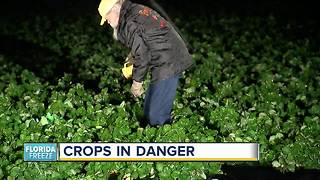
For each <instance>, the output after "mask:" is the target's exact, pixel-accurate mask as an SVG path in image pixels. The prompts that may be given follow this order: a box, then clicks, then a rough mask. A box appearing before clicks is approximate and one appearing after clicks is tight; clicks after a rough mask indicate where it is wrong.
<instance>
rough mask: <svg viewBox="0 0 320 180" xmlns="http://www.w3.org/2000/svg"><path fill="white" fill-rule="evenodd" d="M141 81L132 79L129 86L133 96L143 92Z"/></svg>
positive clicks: (138, 95)
mask: <svg viewBox="0 0 320 180" xmlns="http://www.w3.org/2000/svg"><path fill="white" fill-rule="evenodd" d="M142 84H143V82H137V81H135V80H133V83H132V86H131V93H132V94H133V96H134V97H140V96H141V95H142V94H143V93H144V89H143V87H142Z"/></svg>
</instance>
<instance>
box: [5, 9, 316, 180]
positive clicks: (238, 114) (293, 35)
mask: <svg viewBox="0 0 320 180" xmlns="http://www.w3.org/2000/svg"><path fill="white" fill-rule="evenodd" d="M173 20H174V22H176V25H177V27H179V28H180V31H181V33H182V34H183V35H184V36H185V38H186V39H187V41H188V43H189V45H190V46H191V49H192V56H193V60H194V62H195V66H194V67H193V68H192V69H190V70H188V71H186V72H185V73H184V74H183V76H182V78H181V79H180V82H179V83H180V84H179V87H178V91H177V97H176V100H175V103H174V111H173V113H172V115H173V121H174V122H173V124H171V125H164V126H162V127H150V126H149V125H147V126H146V125H142V124H140V123H139V119H140V118H141V116H142V109H143V98H140V99H138V100H135V99H134V98H133V97H132V95H131V93H130V86H131V81H128V80H125V79H124V78H123V77H121V67H122V65H123V62H124V58H125V57H126V55H127V53H128V50H127V49H126V48H124V46H122V45H121V44H120V43H119V42H116V41H114V40H113V39H112V32H111V31H110V28H109V29H108V28H105V27H104V28H102V27H100V26H99V25H98V23H99V21H100V20H99V17H98V16H97V15H96V14H91V15H87V14H84V15H82V16H81V18H80V17H74V18H61V17H55V16H54V17H51V16H35V17H33V18H27V17H20V18H10V17H6V18H2V25H1V26H0V36H1V49H0V50H1V51H0V142H1V144H0V179H3V178H8V179H34V178H37V179H81V178H85V179H106V178H108V177H113V178H118V179H129V178H131V179H138V178H140V179H143V178H145V179H149V178H155V179H171V178H178V179H206V178H207V177H208V176H209V175H212V174H222V173H223V171H222V170H221V166H222V165H223V164H228V165H247V166H263V167H273V168H275V169H277V170H279V171H281V172H294V171H296V170H298V169H320V151H319V149H320V133H319V132H320V123H319V122H320V71H319V69H320V49H319V48H320V44H319V42H320V34H319V32H317V31H318V30H317V29H315V27H313V26H312V24H305V25H304V26H301V25H300V24H298V23H294V22H292V23H290V22H283V21H280V20H278V19H277V18H276V17H274V16H271V15H270V16H268V17H254V16H252V17H240V16H236V15H229V16H219V15H216V16H213V15H212V16H207V17H206V18H203V19H201V18H196V17H194V16H188V17H184V18H181V17H176V18H174V19H173ZM186 22H187V23H186ZM148 82H149V80H146V84H144V85H145V88H146V87H147V85H148ZM25 142H258V143H260V153H261V154H260V161H259V162H255V163H252V162H250V163H249V162H248V163H247V162H225V163H223V162H62V163H61V162H58V163H57V162H52V163H48V162H41V163H34V162H24V161H23V144H24V143H25Z"/></svg>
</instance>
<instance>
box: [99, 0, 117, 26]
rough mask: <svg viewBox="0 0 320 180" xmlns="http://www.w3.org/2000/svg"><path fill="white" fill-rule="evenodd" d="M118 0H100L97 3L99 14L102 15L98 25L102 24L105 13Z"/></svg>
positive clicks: (104, 19)
mask: <svg viewBox="0 0 320 180" xmlns="http://www.w3.org/2000/svg"><path fill="white" fill-rule="evenodd" d="M118 1H119V0H101V2H100V4H99V8H98V11H99V14H100V16H101V17H102V19H101V22H100V25H101V26H102V25H103V24H104V22H105V21H106V18H105V15H106V14H107V13H108V12H109V11H110V10H111V8H112V7H113V6H114V5H115V4H116V3H117V2H118Z"/></svg>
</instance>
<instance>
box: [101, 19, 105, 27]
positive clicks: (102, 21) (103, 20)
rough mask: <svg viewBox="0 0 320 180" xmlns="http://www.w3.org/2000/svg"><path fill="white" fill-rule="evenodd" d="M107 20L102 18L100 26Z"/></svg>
mask: <svg viewBox="0 0 320 180" xmlns="http://www.w3.org/2000/svg"><path fill="white" fill-rule="evenodd" d="M105 22H106V20H105V18H101V22H100V26H102V25H103V24H104V23H105Z"/></svg>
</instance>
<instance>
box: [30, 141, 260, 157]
mask: <svg viewBox="0 0 320 180" xmlns="http://www.w3.org/2000/svg"><path fill="white" fill-rule="evenodd" d="M24 160H25V161H258V160H259V144H258V143H26V144H25V145H24Z"/></svg>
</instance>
